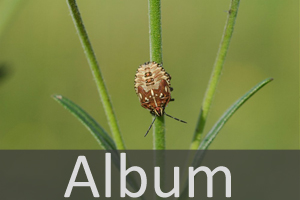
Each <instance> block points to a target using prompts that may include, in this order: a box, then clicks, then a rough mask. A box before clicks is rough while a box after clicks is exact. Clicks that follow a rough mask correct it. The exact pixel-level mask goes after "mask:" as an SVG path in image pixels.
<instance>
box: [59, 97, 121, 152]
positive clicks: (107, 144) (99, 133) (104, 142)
mask: <svg viewBox="0 0 300 200" xmlns="http://www.w3.org/2000/svg"><path fill="white" fill-rule="evenodd" d="M53 98H54V100H56V101H57V102H58V103H59V104H61V105H62V106H63V107H65V108H66V109H67V110H68V111H69V112H71V113H72V114H73V115H74V116H75V117H76V118H77V119H78V120H79V121H80V122H81V123H83V125H84V126H85V127H86V128H87V129H88V130H89V131H90V132H91V133H92V135H93V136H94V137H95V139H96V140H97V141H98V142H99V144H100V145H101V146H102V147H103V148H104V149H105V150H116V149H117V148H116V144H115V142H114V141H113V140H112V139H111V137H110V136H109V135H108V134H107V132H106V131H105V130H104V129H103V128H102V127H101V126H100V125H99V124H98V123H97V122H96V121H95V120H94V119H93V118H92V117H91V116H90V115H89V114H88V113H87V112H86V111H84V110H83V109H82V108H81V107H79V106H78V105H76V104H75V103H74V102H72V101H71V100H69V99H67V98H65V97H63V96H61V95H54V96H53Z"/></svg>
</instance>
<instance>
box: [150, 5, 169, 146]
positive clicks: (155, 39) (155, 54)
mask: <svg viewBox="0 0 300 200" xmlns="http://www.w3.org/2000/svg"><path fill="white" fill-rule="evenodd" d="M148 14H149V36H150V60H151V61H155V62H157V63H160V64H162V63H163V61H162V34H161V2H160V0H148ZM153 135H154V146H153V148H154V149H155V150H164V149H165V119H164V116H161V117H157V118H156V121H155V123H154V128H153Z"/></svg>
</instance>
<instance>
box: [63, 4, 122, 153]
mask: <svg viewBox="0 0 300 200" xmlns="http://www.w3.org/2000/svg"><path fill="white" fill-rule="evenodd" d="M67 3H68V6H69V9H70V13H71V16H72V19H73V22H74V25H75V27H76V30H77V32H78V35H79V39H80V42H81V44H82V47H83V49H84V53H85V55H86V58H87V60H88V63H89V66H90V68H91V70H92V73H93V76H94V79H95V81H96V85H97V88H98V92H99V94H100V98H101V100H102V103H103V107H104V110H105V114H106V117H107V120H108V123H109V126H110V129H111V132H112V134H113V138H114V141H115V143H116V146H117V149H119V150H124V149H125V145H124V142H123V139H122V136H121V133H120V129H119V125H118V122H117V118H116V115H115V113H114V110H113V106H112V103H111V100H110V97H109V95H108V91H107V89H106V86H105V83H104V79H103V77H102V73H101V71H100V67H99V65H98V62H97V59H96V56H95V53H94V50H93V48H92V45H91V43H90V40H89V37H88V34H87V32H86V30H85V27H84V24H83V21H82V18H81V15H80V12H79V9H78V7H77V4H76V0H67Z"/></svg>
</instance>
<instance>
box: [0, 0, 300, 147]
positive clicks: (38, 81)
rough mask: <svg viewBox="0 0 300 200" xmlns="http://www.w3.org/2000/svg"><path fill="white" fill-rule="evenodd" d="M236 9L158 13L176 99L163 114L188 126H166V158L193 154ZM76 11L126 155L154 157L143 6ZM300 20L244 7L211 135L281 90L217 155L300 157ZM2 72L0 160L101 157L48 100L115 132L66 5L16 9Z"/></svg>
mask: <svg viewBox="0 0 300 200" xmlns="http://www.w3.org/2000/svg"><path fill="white" fill-rule="evenodd" d="M4 1H5V0H0V6H1V5H2V6H3V4H1V3H3V2H4ZM229 3H230V1H229V0H189V1H182V0H163V1H162V30H163V31H162V34H163V60H164V63H163V64H164V67H165V69H166V70H167V71H168V73H170V74H171V75H172V86H173V87H174V91H173V93H172V95H173V97H174V98H175V102H171V103H170V104H169V106H168V107H167V111H168V113H169V114H170V115H173V116H175V117H178V118H180V119H183V120H186V121H187V122H188V124H183V123H179V122H177V121H175V120H173V119H170V118H166V134H167V135H166V139H167V148H168V149H187V148H188V147H189V145H190V142H191V139H192V135H193V132H194V129H195V124H196V121H197V117H198V114H199V111H200V106H201V102H202V99H203V97H204V93H205V88H206V86H207V84H208V81H209V77H210V73H211V71H212V66H213V63H214V59H215V56H216V53H217V50H218V46H219V42H220V40H221V35H222V32H223V28H224V24H225V21H226V17H227V14H226V11H227V10H228V9H229ZM78 6H79V9H80V11H81V14H82V17H83V20H84V23H85V26H86V28H87V30H88V33H89V36H90V40H91V42H92V44H93V47H94V50H95V52H96V55H97V58H98V61H99V63H100V66H101V70H102V72H103V75H104V78H105V81H106V85H107V87H108V90H109V92H110V96H111V99H112V102H113V105H114V109H115V112H116V115H117V117H118V120H119V124H120V128H121V132H122V134H123V138H124V140H125V143H126V146H127V148H128V149H151V148H152V140H153V139H152V135H151V134H149V135H148V136H147V137H146V138H144V134H145V131H146V130H147V129H148V126H149V125H150V123H151V120H152V118H151V116H150V114H149V112H148V111H147V110H145V109H143V108H142V107H141V106H140V104H139V101H138V98H137V96H136V94H135V92H134V88H133V81H134V75H135V71H136V69H137V67H138V66H139V65H140V64H142V63H144V62H146V61H149V36H148V16H147V1H146V0H144V1H142V0H127V1H124V0H110V1H108V0H88V1H87V0H78ZM1 9H3V7H2V8H1ZM298 11H299V5H298V1H297V0H288V1H282V0H264V1H261V0H251V1H250V0H248V1H247V0H241V3H240V8H239V13H238V17H237V21H236V26H235V31H234V34H233V38H232V42H231V45H230V49H229V52H228V55H227V59H226V63H225V66H224V71H223V73H222V77H221V80H220V82H219V87H218V90H217V94H216V96H215V98H214V102H213V106H212V109H211V112H210V114H209V120H208V123H207V126H206V129H205V133H207V132H208V131H209V129H210V128H211V127H212V126H213V124H214V122H216V120H217V119H218V118H219V117H220V116H221V115H222V113H223V112H224V111H225V110H226V109H227V108H228V107H229V106H230V105H231V104H233V103H234V102H235V101H236V100H237V99H238V98H239V97H241V96H242V95H243V94H244V93H246V92H247V91H248V90H249V89H251V88H252V87H253V86H254V85H256V84H257V83H258V82H260V81H262V80H263V79H265V78H268V77H273V78H274V81H273V82H271V83H270V84H268V85H267V86H266V87H265V88H263V89H262V90H261V91H259V92H258V93H257V94H256V95H254V96H253V97H252V98H251V99H250V100H249V101H248V102H247V103H246V104H245V105H244V106H242V108H240V109H239V110H238V111H237V113H236V114H235V115H234V116H233V117H232V118H231V119H230V120H229V122H228V123H227V124H226V125H225V127H224V128H223V129H222V131H221V132H220V133H219V135H218V137H217V138H216V139H215V141H214V142H213V144H212V145H211V147H210V149H298V147H299V104H298V103H299V100H298V97H299V81H298V80H299V69H298V66H299V63H298V62H299V49H298V45H299V18H298V15H299V12H298ZM0 20H1V19H0ZM0 64H1V66H2V67H1V77H2V78H1V77H0V79H1V80H0V149H99V148H100V147H99V146H98V144H97V142H96V141H95V140H94V138H93V136H92V135H91V134H90V133H89V132H88V131H87V130H86V128H85V127H84V126H83V125H82V124H81V123H80V122H78V121H77V119H76V118H75V117H74V116H72V115H71V114H70V113H69V112H68V111H67V110H65V109H64V108H63V107H62V106H60V105H59V104H58V103H57V102H55V101H54V100H53V99H52V98H51V95H53V94H62V95H64V96H66V97H68V98H69V99H71V100H73V101H74V102H75V103H77V104H78V105H80V106H81V107H82V108H84V109H85V110H86V111H88V112H89V113H90V114H91V115H92V116H93V117H94V118H95V119H96V120H97V121H98V122H99V123H100V124H101V125H102V126H103V127H104V128H105V129H106V130H108V131H109V127H108V124H107V121H106V117H105V114H104V112H103V108H102V104H101V101H100V99H99V96H98V93H97V90H96V86H95V83H94V80H93V77H92V74H91V71H90V69H89V66H88V64H87V61H86V59H85V56H84V53H83V50H82V47H81V45H80V42H79V39H78V36H77V34H76V30H75V28H74V25H73V22H72V19H71V17H70V14H69V10H68V7H67V4H66V1H62V0H47V1H46V0H44V1H38V0H26V1H25V0H24V1H21V4H20V5H19V6H18V8H17V11H16V12H15V13H14V14H13V16H12V18H11V20H10V21H9V24H7V26H6V27H5V30H4V31H2V34H1V33H0ZM3 77H4V78H3Z"/></svg>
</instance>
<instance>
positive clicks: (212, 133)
mask: <svg viewBox="0 0 300 200" xmlns="http://www.w3.org/2000/svg"><path fill="white" fill-rule="evenodd" d="M272 80H273V78H267V79H265V80H264V81H262V82H260V83H259V84H257V85H256V86H255V87H253V88H252V89H251V90H250V91H249V92H247V93H246V94H245V95H244V96H242V97H241V98H240V99H239V100H237V101H236V102H235V103H234V104H233V105H232V106H231V107H230V108H229V109H228V110H227V111H226V112H225V113H224V114H223V115H222V117H221V118H220V119H219V120H218V121H217V123H216V124H215V125H214V126H213V128H212V129H211V130H210V131H209V132H208V133H207V135H206V136H205V138H204V139H203V141H202V142H201V144H200V146H199V148H198V149H201V150H205V149H207V148H208V147H209V145H210V144H211V143H212V141H213V140H214V139H215V137H216V136H217V134H218V133H219V131H220V130H221V128H222V127H223V126H224V125H225V123H226V122H227V121H228V120H229V119H230V117H231V116H232V115H233V114H234V113H235V112H236V111H237V110H238V109H239V108H240V107H241V106H242V105H243V104H244V103H245V102H246V101H247V100H248V99H249V98H250V97H251V96H253V95H254V94H255V93H256V92H258V91H259V90H260V89H261V88H262V87H263V86H265V85H266V84H268V83H269V82H271V81H272Z"/></svg>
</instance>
